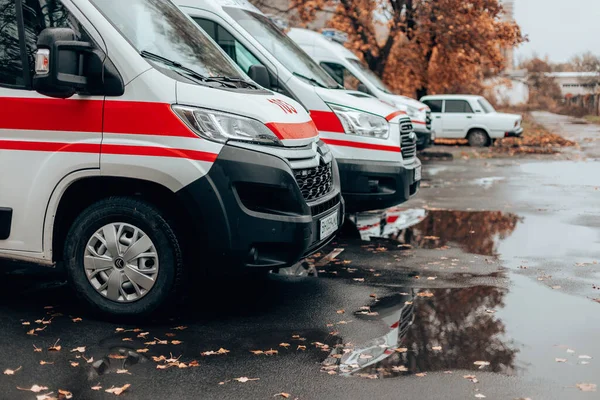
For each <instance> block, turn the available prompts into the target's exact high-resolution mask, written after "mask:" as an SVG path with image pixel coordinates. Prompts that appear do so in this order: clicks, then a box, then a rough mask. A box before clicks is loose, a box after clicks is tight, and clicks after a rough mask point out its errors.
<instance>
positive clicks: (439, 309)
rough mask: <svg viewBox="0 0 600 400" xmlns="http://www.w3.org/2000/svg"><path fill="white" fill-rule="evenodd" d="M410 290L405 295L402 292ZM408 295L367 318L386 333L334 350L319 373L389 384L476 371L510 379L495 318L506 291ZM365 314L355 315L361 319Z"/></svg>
mask: <svg viewBox="0 0 600 400" xmlns="http://www.w3.org/2000/svg"><path fill="white" fill-rule="evenodd" d="M407 290H410V289H407ZM423 293H425V294H426V296H428V297H421V296H420V295H417V296H416V297H414V296H413V292H412V291H407V292H405V293H403V294H401V295H394V296H391V297H387V298H383V299H381V300H379V301H378V302H376V304H374V305H373V306H371V307H370V308H369V309H368V310H367V312H369V313H370V314H371V315H374V314H378V316H377V317H368V316H367V318H369V319H372V320H375V321H377V322H379V323H381V322H382V323H384V324H386V326H388V327H389V331H388V332H387V333H386V334H385V335H383V336H379V337H376V338H373V339H372V340H369V341H367V342H365V343H362V344H359V345H356V346H352V345H351V344H347V345H345V346H341V347H338V348H335V349H334V350H333V351H332V352H331V353H330V355H329V356H328V357H327V359H325V361H323V364H322V366H323V367H322V369H323V370H324V371H326V372H330V371H334V372H336V373H338V374H340V375H342V376H359V377H364V378H370V379H376V378H389V377H397V376H402V375H408V374H416V373H421V372H436V371H449V370H478V369H479V366H478V365H476V364H475V362H476V361H484V362H485V363H489V366H486V371H488V372H490V371H491V372H495V373H503V374H512V373H513V372H514V369H515V366H514V365H515V359H516V355H517V353H518V350H517V349H516V348H514V347H513V346H512V343H508V342H506V338H505V335H504V333H505V326H504V323H503V322H502V321H501V320H500V319H498V318H496V317H495V316H494V313H495V310H497V309H499V308H502V307H503V306H504V301H503V299H504V296H505V294H506V291H504V290H502V289H498V288H495V287H489V286H477V287H470V288H464V289H436V290H431V291H426V292H422V293H421V294H423ZM364 312H365V311H364V310H361V311H359V313H357V318H358V319H361V316H362V315H363V314H361V313H364Z"/></svg>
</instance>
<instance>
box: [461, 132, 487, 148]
mask: <svg viewBox="0 0 600 400" xmlns="http://www.w3.org/2000/svg"><path fill="white" fill-rule="evenodd" d="M467 140H468V141H469V145H470V146H471V147H487V146H489V145H491V144H492V140H491V139H490V136H489V135H488V134H487V132H486V131H484V130H482V129H473V130H472V131H471V132H469V134H468V135H467Z"/></svg>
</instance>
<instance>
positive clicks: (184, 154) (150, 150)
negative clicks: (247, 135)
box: [0, 140, 218, 162]
mask: <svg viewBox="0 0 600 400" xmlns="http://www.w3.org/2000/svg"><path fill="white" fill-rule="evenodd" d="M0 149H2V150H20V151H41V152H53V153H58V152H62V153H97V154H100V152H101V151H102V153H103V154H115V155H128V156H149V157H171V158H185V159H189V160H195V161H208V162H214V161H215V160H216V159H217V156H218V155H217V154H214V153H207V152H203V151H196V150H186V149H172V148H168V147H150V146H122V145H116V144H104V145H102V146H101V145H100V144H91V143H58V142H27V141H16V140H0Z"/></svg>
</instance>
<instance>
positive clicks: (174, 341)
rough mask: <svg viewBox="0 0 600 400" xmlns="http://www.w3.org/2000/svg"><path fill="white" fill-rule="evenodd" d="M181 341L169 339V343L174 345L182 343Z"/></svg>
mask: <svg viewBox="0 0 600 400" xmlns="http://www.w3.org/2000/svg"><path fill="white" fill-rule="evenodd" d="M182 343H183V342H182V341H181V340H171V344H172V345H175V346H179V345H180V344H182Z"/></svg>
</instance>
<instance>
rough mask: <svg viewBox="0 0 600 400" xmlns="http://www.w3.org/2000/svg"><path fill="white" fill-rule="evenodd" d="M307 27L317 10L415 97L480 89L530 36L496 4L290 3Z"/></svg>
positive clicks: (401, 0)
mask: <svg viewBox="0 0 600 400" xmlns="http://www.w3.org/2000/svg"><path fill="white" fill-rule="evenodd" d="M291 5H292V8H293V9H294V10H295V11H296V12H297V13H298V15H299V17H300V19H301V20H302V21H304V22H305V23H308V22H310V21H312V20H314V19H315V18H316V15H317V13H318V12H319V11H323V12H326V13H327V15H329V16H330V18H329V20H328V26H329V27H331V28H335V29H338V30H341V31H343V32H346V33H348V35H349V42H348V44H347V47H348V48H350V49H351V50H353V51H355V52H356V53H357V54H359V55H360V56H361V57H362V58H363V59H364V60H365V61H366V63H367V64H368V66H369V68H371V69H372V70H373V71H374V72H376V73H378V74H379V75H380V76H383V78H384V80H385V81H386V83H387V84H388V85H389V86H390V87H391V88H392V89H393V90H395V91H397V92H399V93H403V94H406V95H411V96H415V95H417V96H421V95H425V94H428V93H429V94H432V93H447V92H481V90H482V89H483V87H482V83H481V81H482V78H483V76H484V73H485V72H487V71H490V70H492V71H498V70H501V69H502V68H503V66H504V61H505V60H504V57H503V55H502V49H503V48H508V47H513V46H516V45H518V44H520V43H522V42H523V41H524V40H526V38H524V37H523V36H522V34H521V30H520V28H519V26H518V25H517V24H516V23H513V22H506V21H503V20H501V18H500V16H501V13H502V7H501V5H500V4H499V2H498V0H436V1H430V0H292V1H291Z"/></svg>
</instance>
